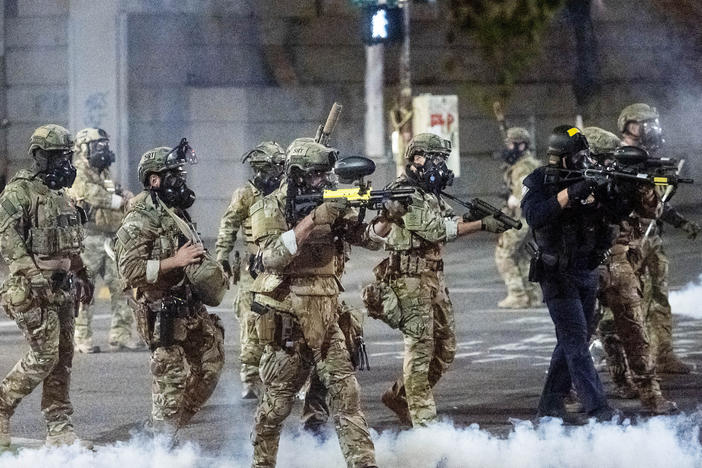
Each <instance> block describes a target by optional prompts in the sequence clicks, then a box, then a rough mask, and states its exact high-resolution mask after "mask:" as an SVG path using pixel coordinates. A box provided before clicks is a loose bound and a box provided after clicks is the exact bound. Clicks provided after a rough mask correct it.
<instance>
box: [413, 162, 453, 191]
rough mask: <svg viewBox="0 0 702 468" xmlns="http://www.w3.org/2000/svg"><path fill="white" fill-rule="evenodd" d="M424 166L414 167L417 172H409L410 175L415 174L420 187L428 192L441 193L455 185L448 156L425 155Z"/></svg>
mask: <svg viewBox="0 0 702 468" xmlns="http://www.w3.org/2000/svg"><path fill="white" fill-rule="evenodd" d="M423 156H424V158H425V159H424V165H422V166H416V165H412V166H413V167H414V168H415V169H416V172H414V171H412V170H408V171H407V173H408V174H412V173H413V172H414V174H413V177H414V178H415V179H416V180H417V182H418V183H419V185H420V186H421V187H422V188H424V189H425V190H427V191H428V192H433V193H437V194H438V193H439V192H441V191H442V190H443V189H445V188H446V187H448V186H450V185H451V184H453V177H454V175H453V171H452V170H451V169H449V168H448V166H447V165H446V157H447V156H446V155H444V154H440V153H436V154H424V155H423Z"/></svg>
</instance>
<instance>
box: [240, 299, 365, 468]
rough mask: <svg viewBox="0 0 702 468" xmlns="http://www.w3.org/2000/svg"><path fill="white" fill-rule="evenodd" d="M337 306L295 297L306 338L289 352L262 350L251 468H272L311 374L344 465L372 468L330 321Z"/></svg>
mask: <svg viewBox="0 0 702 468" xmlns="http://www.w3.org/2000/svg"><path fill="white" fill-rule="evenodd" d="M336 301H337V299H336V297H334V296H296V298H295V300H294V301H293V303H294V304H295V308H294V310H295V312H296V315H298V316H299V315H306V318H307V319H305V320H300V327H301V329H302V334H303V336H304V338H302V339H300V340H298V341H297V342H296V343H295V344H294V347H293V348H292V349H289V350H287V349H282V348H281V347H280V346H278V345H277V344H267V345H266V347H265V351H264V353H263V357H262V358H261V364H260V374H261V380H262V381H263V384H264V392H263V396H262V398H261V401H260V402H259V405H258V408H257V409H256V419H255V426H254V431H253V434H252V439H253V447H254V456H253V465H252V466H254V467H273V466H275V464H276V459H277V455H278V444H279V441H280V432H281V430H282V427H283V422H284V421H285V419H286V418H287V417H288V415H289V414H290V411H291V410H292V406H293V402H294V399H295V395H296V394H297V392H298V391H299V390H300V388H302V386H303V385H304V383H305V381H306V380H307V377H308V375H309V374H310V371H311V370H312V369H313V368H314V370H315V371H316V374H317V375H318V376H319V380H320V382H321V383H322V385H323V386H324V387H325V388H326V389H327V390H328V392H329V402H330V406H331V412H332V415H333V418H334V426H335V428H336V432H337V435H338V438H339V444H340V445H341V451H342V453H343V455H344V458H345V459H346V463H347V465H348V466H349V467H365V466H368V465H375V454H374V452H375V449H374V447H373V442H372V440H371V438H370V432H369V429H368V423H367V422H366V418H365V416H364V415H363V412H362V411H361V401H360V395H359V386H358V382H357V381H356V375H355V373H354V370H353V367H352V365H351V360H350V357H349V352H348V350H347V348H346V344H345V341H344V336H343V333H342V332H341V329H340V328H339V325H338V324H337V323H336V321H333V320H329V319H328V318H329V317H333V316H334V308H335V307H336V304H337V302H336ZM269 313H272V312H269ZM325 318H326V319H325ZM325 327H326V328H325ZM318 338H319V339H318ZM308 343H309V344H315V345H316V346H315V347H311V346H308Z"/></svg>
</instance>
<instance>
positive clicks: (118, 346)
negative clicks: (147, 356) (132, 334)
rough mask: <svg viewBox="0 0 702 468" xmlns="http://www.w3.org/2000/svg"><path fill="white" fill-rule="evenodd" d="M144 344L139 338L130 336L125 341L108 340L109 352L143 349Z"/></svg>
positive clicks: (144, 347)
mask: <svg viewBox="0 0 702 468" xmlns="http://www.w3.org/2000/svg"><path fill="white" fill-rule="evenodd" d="M145 350H146V346H145V345H144V343H143V342H142V341H141V340H138V339H133V338H130V339H128V340H125V341H110V352H112V353H119V352H123V351H145Z"/></svg>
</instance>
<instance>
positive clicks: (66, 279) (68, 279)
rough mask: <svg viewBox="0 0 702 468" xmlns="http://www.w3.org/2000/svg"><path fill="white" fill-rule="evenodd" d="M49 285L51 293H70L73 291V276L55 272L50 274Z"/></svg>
mask: <svg viewBox="0 0 702 468" xmlns="http://www.w3.org/2000/svg"><path fill="white" fill-rule="evenodd" d="M49 284H50V285H51V290H52V291H59V290H61V291H66V292H70V291H71V290H72V289H73V274H72V273H69V272H67V271H63V270H58V271H55V272H53V273H52V274H51V279H50V281H49Z"/></svg>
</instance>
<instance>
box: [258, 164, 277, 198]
mask: <svg viewBox="0 0 702 468" xmlns="http://www.w3.org/2000/svg"><path fill="white" fill-rule="evenodd" d="M253 169H254V171H255V173H256V174H255V175H254V177H253V179H251V183H252V184H254V186H255V187H256V188H257V189H259V190H260V191H262V192H263V194H264V195H268V194H269V193H271V192H273V191H274V190H275V189H277V188H278V187H279V186H280V180H281V179H282V175H283V167H282V165H269V164H266V165H262V166H253Z"/></svg>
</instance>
